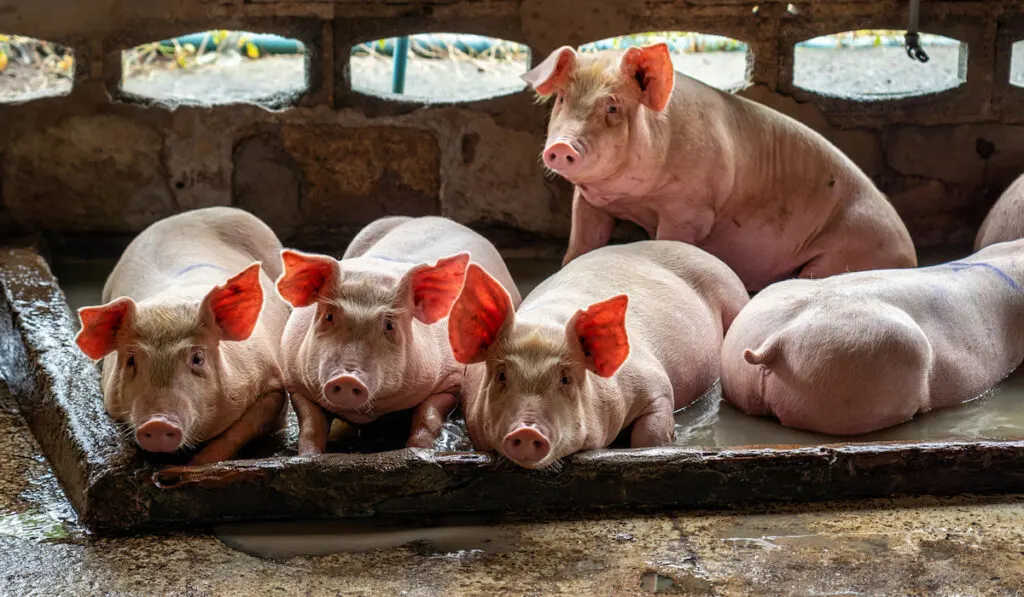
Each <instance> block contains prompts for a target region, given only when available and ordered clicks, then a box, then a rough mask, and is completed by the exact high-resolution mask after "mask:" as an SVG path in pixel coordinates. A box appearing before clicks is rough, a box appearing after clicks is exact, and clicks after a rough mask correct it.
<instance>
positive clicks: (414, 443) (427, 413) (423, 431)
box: [405, 393, 459, 448]
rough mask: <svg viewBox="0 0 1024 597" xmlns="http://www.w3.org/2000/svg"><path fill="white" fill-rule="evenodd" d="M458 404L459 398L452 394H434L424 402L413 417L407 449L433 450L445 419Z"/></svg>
mask: <svg viewBox="0 0 1024 597" xmlns="http://www.w3.org/2000/svg"><path fill="white" fill-rule="evenodd" d="M458 404H459V399H458V397H456V396H455V394H451V393H446V394H434V395H433V396H431V397H429V398H427V399H426V400H424V401H423V404H420V405H419V406H418V407H416V411H415V412H414V413H413V415H412V432H411V433H410V434H409V441H408V442H406V444H405V447H406V448H433V447H434V441H436V440H437V438H438V436H440V435H441V427H442V426H443V425H444V421H445V419H447V418H448V415H449V414H450V413H451V412H452V411H453V410H455V407H456V406H458Z"/></svg>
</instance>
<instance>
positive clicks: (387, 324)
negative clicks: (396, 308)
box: [384, 317, 395, 333]
mask: <svg viewBox="0 0 1024 597" xmlns="http://www.w3.org/2000/svg"><path fill="white" fill-rule="evenodd" d="M393 331H395V322H394V321H392V320H391V318H390V317H385V318H384V332H385V333H387V332H393Z"/></svg>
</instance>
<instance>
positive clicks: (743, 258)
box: [700, 222, 810, 292]
mask: <svg viewBox="0 0 1024 597" xmlns="http://www.w3.org/2000/svg"><path fill="white" fill-rule="evenodd" d="M780 236H782V235H780V234H779V232H778V231H774V232H771V231H768V230H765V229H763V228H761V227H755V226H754V225H753V224H747V225H746V226H738V225H736V224H734V223H731V222H730V223H727V224H724V225H721V226H718V227H716V228H715V230H714V232H713V234H712V235H711V236H710V237H708V238H707V239H706V240H704V242H702V243H701V244H700V248H701V249H704V250H705V251H707V252H708V253H711V254H712V255H714V256H715V257H717V258H719V259H721V260H722V261H723V262H725V264H726V265H728V266H729V268H730V269H732V270H733V271H734V272H736V275H737V276H739V278H740V279H741V280H743V282H744V286H745V287H746V289H747V291H749V292H756V291H759V290H762V289H763V288H765V287H767V286H769V285H771V284H773V283H775V282H778V281H781V280H784V279H787V278H792V277H794V276H795V275H796V274H797V273H798V272H799V271H800V268H802V267H803V266H804V265H805V264H806V263H807V261H809V260H810V257H809V256H805V255H802V254H801V253H800V250H801V247H799V246H797V245H796V244H794V243H793V242H792V241H791V240H784V239H782V238H780ZM786 237H787V238H788V239H793V238H796V237H799V235H794V234H792V233H787V234H786Z"/></svg>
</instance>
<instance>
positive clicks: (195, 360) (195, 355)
mask: <svg viewBox="0 0 1024 597" xmlns="http://www.w3.org/2000/svg"><path fill="white" fill-rule="evenodd" d="M190 362H191V363H192V368H193V369H199V368H200V367H202V366H203V364H204V363H206V357H205V356H203V351H202V350H198V349H197V350H194V351H193V352H192V357H191V359H190Z"/></svg>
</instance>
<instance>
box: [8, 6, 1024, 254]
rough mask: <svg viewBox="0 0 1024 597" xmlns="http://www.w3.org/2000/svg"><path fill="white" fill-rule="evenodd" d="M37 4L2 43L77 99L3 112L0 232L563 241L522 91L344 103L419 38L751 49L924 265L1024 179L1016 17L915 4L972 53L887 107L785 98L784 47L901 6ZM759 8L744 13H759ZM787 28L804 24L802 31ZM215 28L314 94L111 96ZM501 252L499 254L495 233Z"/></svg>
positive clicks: (559, 209)
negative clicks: (402, 234)
mask: <svg viewBox="0 0 1024 597" xmlns="http://www.w3.org/2000/svg"><path fill="white" fill-rule="evenodd" d="M792 6H793V8H794V9H795V10H788V9H787V3H785V2H782V3H777V2H772V1H769V2H762V3H760V4H758V3H751V2H745V1H743V0H696V1H691V2H684V1H680V0H646V1H629V0H568V1H563V0H382V1H377V2H366V1H362V2H357V1H354V0H335V1H334V2H330V1H321V0H313V1H306V2H297V1H291V0H245V1H244V2H243V1H241V0H185V1H181V2H171V1H166V0H150V1H148V2H127V1H117V0H98V1H94V2H84V3H83V2H78V1H76V0H50V1H44V0H37V1H35V2H32V3H29V2H18V3H13V2H10V3H8V4H4V3H2V2H0V31H2V32H5V33H17V34H21V35H30V36H33V37H38V38H41V39H47V40H50V41H55V42H60V43H63V44H65V45H68V46H70V47H71V48H73V49H74V51H75V56H76V61H77V68H76V74H75V81H74V83H75V85H74V88H73V90H72V92H71V94H70V95H67V96H63V97H56V98H48V99H42V100H36V101H32V102H29V103H24V104H15V105H0V165H2V168H0V192H2V206H0V232H2V233H7V234H10V233H13V232H17V231H40V232H43V233H46V234H49V235H51V236H54V237H62V236H63V237H69V236H78V237H86V238H88V237H94V236H97V235H106V236H118V235H130V234H133V233H135V232H137V231H139V230H141V229H142V228H143V227H145V226H146V225H148V224H149V223H151V222H153V221H154V220H156V219H158V218H161V217H164V216H167V215H169V214H172V213H175V212H177V211H180V210H184V209H190V208H195V207H202V206H208V205H229V204H231V205H238V206H241V207H244V208H246V209H249V210H251V211H253V212H254V213H256V214H257V215H259V216H262V217H264V218H265V219H266V220H267V221H268V223H269V224H271V226H273V227H274V228H275V229H276V230H277V232H278V233H279V234H280V235H281V236H282V238H283V239H284V240H285V242H286V243H292V244H296V245H300V246H336V247H340V246H343V245H344V243H345V242H346V241H347V239H348V238H349V237H350V236H351V234H352V233H353V232H354V231H355V230H356V229H358V228H359V227H360V226H361V225H362V224H365V223H366V222H368V221H369V220H371V219H373V218H375V217H377V216H380V215H383V214H389V213H405V214H427V213H441V214H444V215H447V216H450V217H453V218H455V219H457V220H460V221H462V222H465V223H469V224H472V225H476V226H478V227H481V228H485V229H492V230H495V231H500V232H502V234H501V235H500V236H501V238H502V239H504V241H503V242H504V244H506V245H508V246H510V247H514V246H515V245H516V244H525V243H527V242H528V241H527V240H524V239H530V241H529V242H532V240H536V239H554V241H555V244H559V245H560V239H563V238H565V237H567V235H568V229H569V218H568V216H569V198H570V195H571V192H570V187H569V186H568V185H567V184H566V183H564V182H563V181H561V180H551V179H548V178H545V176H544V174H543V172H542V171H541V169H540V167H539V163H538V157H537V155H538V152H539V150H540V148H541V146H542V143H543V138H544V128H545V118H546V115H545V108H543V107H542V106H538V105H536V104H535V103H534V102H533V98H532V97H531V96H530V94H529V93H527V92H522V93H516V94H513V95H509V96H504V97H499V98H494V99H489V100H483V101H475V102H470V103H462V104H449V105H437V104H434V105H430V106H424V105H422V104H418V103H411V102H395V101H387V100H384V99H381V98H377V97H371V96H367V95H363V94H360V93H357V92H354V91H352V90H351V88H350V84H349V75H348V72H347V69H348V60H349V52H350V48H351V47H352V46H353V44H356V43H359V42H363V41H367V40H373V39H378V38H383V37H390V36H395V35H403V34H411V33H420V32H442V31H445V32H460V33H475V34H480V35H490V36H495V37H500V38H503V39H508V40H512V41H517V42H520V43H523V44H526V45H528V46H529V47H530V48H531V50H532V52H533V57H534V61H535V62H536V61H537V60H539V59H541V58H543V56H544V55H546V54H547V53H548V52H549V51H551V50H552V49H554V48H556V47H558V46H560V45H563V44H573V45H575V44H581V43H585V42H588V41H593V40H597V39H604V38H608V37H612V36H616V35H622V34H626V33H631V32H636V31H647V30H679V31H700V32H704V33H714V34H719V35H725V36H729V37H733V38H736V39H739V40H742V41H744V42H747V43H748V44H749V46H750V50H751V57H750V69H749V70H750V81H751V82H750V85H749V86H748V87H747V88H746V89H744V90H742V91H740V93H741V94H742V95H744V96H746V97H749V98H751V99H754V100H756V101H759V102H762V103H764V104H766V105H768V106H771V107H773V108H775V109H777V110H780V111H782V112H784V113H786V114H789V115H791V116H793V117H795V118H797V119H799V120H801V121H802V122H804V123H806V124H808V125H809V126H811V127H812V128H814V129H816V130H818V131H819V132H821V133H822V134H824V135H825V136H826V137H827V138H829V139H830V140H831V141H833V142H834V143H835V144H836V145H837V146H838V147H839V148H840V149H842V150H843V151H844V152H846V153H847V154H848V155H849V156H850V157H851V158H852V159H853V160H854V161H856V162H857V163H858V164H859V165H860V166H861V167H862V168H863V169H864V170H865V171H866V172H867V173H868V174H869V175H870V176H871V177H872V178H873V179H874V180H875V181H876V183H877V184H878V185H879V187H880V188H881V189H882V190H883V191H885V192H886V193H887V194H888V195H889V196H890V197H891V199H892V201H893V203H894V204H895V205H896V207H897V209H898V210H899V212H900V214H901V215H902V216H903V218H904V219H905V221H906V222H907V225H908V227H909V228H910V230H911V233H912V235H913V236H914V239H915V242H916V243H917V244H918V246H919V248H923V247H929V246H936V245H968V244H970V242H971V240H972V238H973V235H974V232H975V230H976V227H977V225H978V224H979V223H980V221H981V218H982V217H983V216H984V214H985V212H986V211H987V209H988V207H989V206H990V205H991V203H992V201H994V200H995V198H996V197H997V196H998V194H999V193H1000V192H1001V191H1002V190H1003V189H1004V188H1005V187H1006V185H1007V184H1009V182H1010V181H1011V180H1012V179H1013V178H1015V177H1016V176H1017V175H1018V174H1020V173H1021V172H1024V89H1022V88H1017V87H1013V86H1011V85H1010V84H1009V71H1010V51H1011V50H1010V48H1011V45H1012V44H1013V43H1014V42H1015V41H1018V40H1021V39H1024V7H1022V5H1021V4H1020V3H1019V2H1010V1H987V0H986V1H978V2H967V1H956V0H954V1H947V2H937V1H933V0H927V1H925V2H923V5H922V8H921V28H922V30H924V31H926V32H928V33H937V34H941V35H945V36H948V37H953V38H956V39H959V40H961V41H963V42H966V43H967V44H968V49H969V51H968V53H967V60H966V66H967V80H966V82H965V83H964V84H963V85H961V86H960V87H957V88H955V89H951V90H948V91H944V92H941V93H936V94H932V95H927V96H923V97H913V98H907V99H901V100H892V101H876V102H858V101H854V100H845V99H836V98H830V97H824V96H820V95H817V94H815V93H812V92H808V91H806V90H803V89H800V88H798V87H796V86H794V85H793V83H792V73H793V64H794V52H793V45H794V44H795V43H797V42H799V41H802V40H805V39H808V38H810V37H814V36H817V35H822V34H827V33H833V32H839V31H846V30H851V29H866V28H894V29H901V28H904V27H905V23H906V5H905V3H903V2H896V1H880V0H850V1H846V2H838V1H836V2H833V1H829V0H820V1H812V2H795V3H793V5H792ZM755 7H757V10H756V11H755V10H754V8H755ZM794 13H796V14H794ZM216 28H233V29H244V30H251V31H260V32H272V33H279V34H281V35H286V36H289V37H294V38H297V39H299V40H301V41H302V42H304V43H305V44H306V46H307V48H308V65H309V87H308V89H307V91H306V92H305V93H304V94H303V95H302V96H301V97H299V98H297V100H296V101H295V102H294V103H293V105H288V106H285V107H283V109H281V110H278V111H268V110H265V109H262V108H259V107H255V106H249V105H228V106H216V107H179V108H177V109H175V110H168V109H166V108H164V107H160V106H149V105H146V104H144V103H141V102H138V101H135V100H133V99H132V98H126V97H121V96H120V92H119V82H120V79H121V72H120V69H121V62H120V51H121V50H123V49H126V48H129V47H132V46H134V45H136V44H140V43H144V42H149V41H153V40H158V39H165V38H167V37H170V36H175V35H182V34H186V33H192V32H195V31H203V30H209V29H216ZM496 234H497V233H496Z"/></svg>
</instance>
